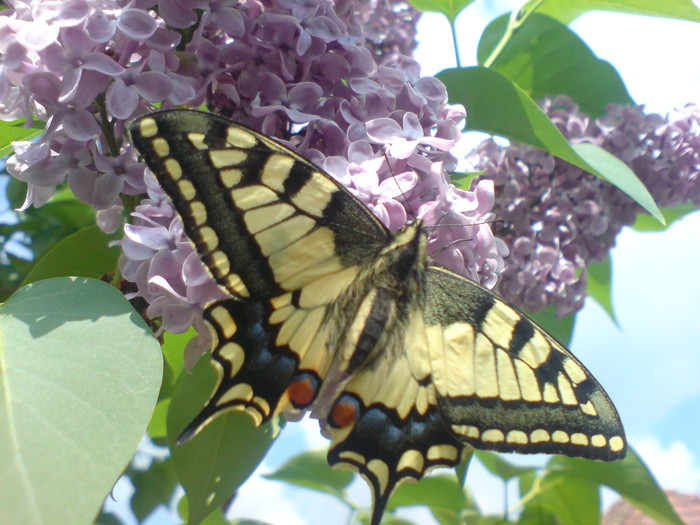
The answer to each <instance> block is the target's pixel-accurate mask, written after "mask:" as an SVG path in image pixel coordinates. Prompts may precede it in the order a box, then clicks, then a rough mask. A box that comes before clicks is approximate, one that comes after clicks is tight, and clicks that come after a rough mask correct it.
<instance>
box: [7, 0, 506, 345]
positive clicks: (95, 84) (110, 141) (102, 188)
mask: <svg viewBox="0 0 700 525" xmlns="http://www.w3.org/2000/svg"><path fill="white" fill-rule="evenodd" d="M9 4H10V6H11V7H12V9H10V10H6V11H2V12H0V54H2V69H0V100H2V103H0V112H1V114H0V118H3V119H5V120H14V119H17V118H19V117H21V116H24V117H26V119H27V121H31V120H32V119H33V118H35V117H36V118H40V119H42V120H46V129H45V133H44V135H43V136H42V138H41V139H40V140H39V141H37V142H31V143H30V142H22V143H15V144H14V148H15V155H14V156H13V157H12V158H11V159H10V160H9V161H8V170H9V171H10V172H11V173H12V174H13V175H14V176H15V177H17V178H18V179H20V180H23V181H25V182H27V183H28V185H29V190H28V193H27V199H26V201H25V204H24V206H25V207H27V206H30V205H32V204H33V205H35V206H40V205H41V204H43V203H44V202H46V200H47V199H49V198H50V196H51V195H52V194H53V192H54V191H55V188H56V185H58V184H60V183H62V182H63V181H66V180H67V181H68V184H69V185H70V187H71V188H72V189H73V192H74V193H75V194H76V196H77V197H78V198H80V199H81V200H84V201H85V202H88V203H90V204H92V205H94V206H95V207H96V208H97V209H98V210H99V213H100V215H99V218H100V224H101V226H102V227H103V228H104V229H115V228H116V227H118V225H119V224H120V220H121V216H120V215H121V213H122V206H127V209H126V210H125V211H126V213H127V214H128V213H129V212H132V211H133V213H131V217H130V219H129V220H130V223H128V224H126V226H125V228H124V229H125V236H124V239H123V242H122V247H123V257H122V260H121V265H120V266H121V271H122V274H123V276H124V277H125V278H126V279H128V280H130V281H132V282H134V283H136V285H137V289H138V291H137V292H136V293H135V294H134V296H138V297H142V298H143V299H145V300H146V301H147V303H148V304H149V307H148V310H147V314H148V315H149V316H150V317H161V318H162V320H163V322H162V327H163V329H166V330H169V331H173V332H181V331H184V330H185V329H187V327H188V326H190V325H192V324H194V325H195V326H196V327H198V328H201V311H202V307H203V305H205V304H206V303H208V302H209V301H211V300H213V299H217V298H220V297H222V292H221V291H220V290H219V289H218V288H217V287H216V286H215V285H214V283H213V281H212V280H211V278H210V277H209V275H208V274H207V272H206V271H205V270H204V269H203V267H202V266H201V264H200V263H199V261H198V258H197V256H196V254H195V253H194V251H193V248H192V245H191V244H190V243H189V241H188V240H187V239H186V237H185V236H184V234H183V231H182V224H181V222H180V220H179V218H178V217H177V216H176V214H175V212H174V210H173V208H172V206H171V205H170V203H169V201H168V199H167V198H166V197H165V196H164V194H163V193H162V191H161V189H160V188H159V187H158V185H157V184H156V182H155V179H154V178H153V177H152V175H151V174H150V173H148V172H147V170H146V169H145V167H144V165H143V164H141V163H138V162H137V160H136V155H135V152H134V151H133V149H132V147H131V145H130V144H129V142H128V138H127V137H125V135H124V129H125V125H126V123H127V122H128V120H130V119H131V118H133V117H135V116H138V115H140V114H143V113H146V112H147V111H148V110H149V109H150V108H152V107H153V105H154V104H159V105H160V106H161V107H163V108H165V107H172V106H181V105H187V106H193V107H197V106H199V105H201V104H202V103H206V104H207V105H208V107H209V108H210V110H212V111H213V112H217V113H220V114H224V115H228V116H231V117H233V118H234V119H236V120H238V121H240V122H243V123H245V124H248V125H250V126H252V127H255V128H257V129H259V130H261V131H262V132H263V133H265V134H267V135H270V136H275V137H278V138H280V139H283V140H285V141H286V142H287V143H288V144H289V145H290V146H291V147H294V148H296V149H297V150H298V151H299V152H300V153H302V154H303V155H305V156H307V157H308V158H310V159H311V160H313V161H315V162H316V163H318V164H320V165H322V166H323V167H325V168H326V169H327V170H328V171H329V172H330V173H331V174H333V175H334V176H336V177H338V179H340V180H341V181H342V182H343V183H345V184H347V185H348V187H349V188H350V189H351V190H352V191H353V192H354V193H355V194H356V195H358V197H360V198H361V199H362V200H363V202H365V203H366V204H367V205H368V206H369V207H370V208H371V209H372V211H374V212H375V213H376V214H377V215H378V216H379V217H380V218H381V220H382V221H384V222H385V223H386V224H387V225H388V226H389V227H391V228H397V227H399V226H400V225H402V224H403V223H404V222H405V220H406V218H407V216H408V215H412V214H415V215H416V216H417V217H418V218H420V219H423V220H424V221H425V223H426V224H427V225H434V224H437V223H438V222H440V223H443V224H449V225H450V228H438V229H437V234H436V235H434V236H433V238H432V239H431V241H430V250H431V252H432V253H433V254H434V255H435V258H436V259H437V260H438V262H439V263H441V264H444V265H447V266H449V267H451V268H453V269H454V270H456V271H458V272H460V273H462V274H464V275H466V276H468V277H471V278H472V279H475V280H477V281H480V282H482V283H483V284H484V285H487V286H492V285H494V284H495V281H496V275H497V272H498V271H499V270H500V269H501V268H502V267H503V259H502V255H503V245H502V243H499V242H498V241H497V240H496V239H495V238H494V237H493V235H492V233H491V230H490V227H489V218H490V217H491V216H490V209H491V206H492V205H493V184H492V183H491V182H490V181H483V182H481V183H480V184H479V185H478V186H477V187H476V189H475V191H473V192H467V191H462V190H459V189H457V188H455V187H454V186H452V185H451V184H450V183H449V182H448V181H447V179H446V177H445V174H444V173H445V170H450V169H453V168H454V167H455V164H456V160H455V158H454V157H453V155H452V154H451V149H452V147H453V145H454V143H455V142H456V141H457V140H458V139H459V137H460V131H459V129H460V123H461V121H462V120H463V119H464V110H463V108H461V107H450V106H447V105H446V100H447V93H446V90H445V87H444V86H443V85H442V84H441V83H440V82H439V81H438V80H436V79H435V78H431V77H421V76H420V68H419V66H418V64H417V63H416V62H415V61H413V60H411V59H410V58H407V57H404V56H400V55H398V52H399V51H402V50H405V49H409V48H410V45H412V44H408V43H406V42H404V43H403V44H402V45H399V44H395V45H394V44H392V45H391V49H390V50H388V49H383V50H382V52H381V53H378V52H377V47H376V45H374V44H372V43H371V42H370V44H369V46H368V45H367V41H366V40H365V38H364V35H365V33H366V31H368V30H369V31H370V32H372V34H374V35H375V36H376V37H377V38H380V37H384V38H390V35H394V37H391V38H394V39H395V40H396V41H399V40H402V39H404V38H408V37H409V36H410V37H412V27H413V26H412V22H411V20H415V17H410V16H407V17H404V18H405V19H406V20H407V22H406V23H405V24H395V23H394V22H395V17H399V16H404V15H401V13H404V14H405V12H406V10H405V5H404V3H403V2H397V4H399V9H397V10H394V8H393V7H392V8H388V9H383V8H382V9H383V10H381V9H380V11H379V13H380V16H378V17H375V16H374V14H373V13H374V12H369V10H371V9H373V8H375V7H377V6H375V4H380V3H379V2H372V1H368V2H367V3H366V4H365V8H363V6H362V4H359V5H358V4H357V3H356V2H352V1H350V0H338V1H336V2H335V3H332V2H330V1H328V0H266V1H257V0H243V1H239V0H188V1H170V0H160V1H158V2H156V1H155V0H133V1H131V2H124V1H120V0H65V1H63V2H48V1H40V0H24V1H21V0H13V1H11V2H9ZM381 4H382V5H385V4H386V2H385V3H381ZM401 6H403V7H401ZM377 8H378V7H377ZM363 9H364V10H363ZM378 9H379V8H378ZM392 17H394V18H392ZM363 23H364V24H366V25H363ZM368 28H369V29H368ZM411 41H412V40H411ZM403 45H408V46H409V47H408V48H405V47H402V46H403ZM373 46H374V47H373ZM389 54H390V55H391V57H393V58H391V60H392V61H391V62H389V61H388V60H389V58H388V57H387V55H389ZM379 55H381V56H379ZM144 193H145V194H147V198H145V199H143V200H141V202H140V204H138V205H137V206H135V208H134V209H133V210H132V209H131V208H129V207H128V205H129V202H132V201H133V199H124V197H125V196H130V195H134V196H137V195H142V194H144ZM203 333H206V331H204V332H203ZM194 345H195V346H197V347H199V348H204V347H206V346H207V342H206V341H204V340H198V341H197V342H196V343H195V344H194Z"/></svg>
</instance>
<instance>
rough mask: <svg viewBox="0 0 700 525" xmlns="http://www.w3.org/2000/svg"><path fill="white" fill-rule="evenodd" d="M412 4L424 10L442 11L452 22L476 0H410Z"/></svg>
mask: <svg viewBox="0 0 700 525" xmlns="http://www.w3.org/2000/svg"><path fill="white" fill-rule="evenodd" d="M409 2H411V5H412V6H413V7H415V8H416V9H418V10H419V11H423V12H426V11H428V12H432V13H442V14H443V15H445V16H446V17H447V19H448V20H449V21H450V22H453V21H454V20H455V18H457V15H458V14H459V13H461V12H462V10H464V8H466V7H467V6H468V5H469V4H471V3H473V2H474V0H409Z"/></svg>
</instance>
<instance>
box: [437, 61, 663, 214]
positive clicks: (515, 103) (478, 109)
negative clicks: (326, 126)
mask: <svg viewBox="0 0 700 525" xmlns="http://www.w3.org/2000/svg"><path fill="white" fill-rule="evenodd" d="M437 77H438V78H439V79H440V80H441V81H442V82H443V83H444V84H445V85H446V86H447V89H448V91H449V93H450V99H451V101H452V102H459V103H461V104H464V106H465V107H466V109H467V115H468V118H467V128H468V129H469V130H472V131H484V132H486V133H491V134H494V135H501V136H504V137H507V138H509V139H511V140H517V141H519V142H523V143H525V144H529V145H530V146H534V147H536V148H539V149H541V150H544V151H548V152H550V153H551V154H553V155H556V156H557V157H559V158H560V159H563V160H565V161H567V162H569V163H571V164H573V165H575V166H578V167H579V168H581V169H583V170H586V171H588V172H589V173H592V174H594V175H597V176H599V177H601V178H603V179H605V180H607V181H608V182H611V183H612V184H614V185H615V186H617V187H618V188H620V189H621V190H622V191H624V192H625V193H627V195H629V196H630V197H632V198H633V199H634V200H636V201H637V202H639V204H640V205H641V206H642V207H644V208H645V209H646V210H647V211H649V213H651V214H652V215H653V216H654V217H656V218H658V219H659V220H660V221H663V216H662V215H661V213H660V212H659V210H658V208H657V207H656V205H655V204H654V201H653V199H651V196H650V195H649V192H648V191H646V188H645V187H644V185H643V184H642V183H641V181H640V180H639V179H638V178H637V176H636V175H635V174H634V173H633V172H632V170H630V169H629V167H627V165H626V164H625V163H624V162H622V161H621V160H618V159H616V158H615V157H613V156H612V155H611V154H610V153H607V152H606V151H605V150H603V149H601V148H598V147H596V146H593V145H591V144H578V145H576V146H571V144H569V143H568V142H567V140H566V139H565V138H564V136H563V135H562V134H561V133H560V132H559V130H558V129H557V127H556V126H555V125H554V124H553V123H552V121H551V120H549V118H548V117H547V115H545V114H544V113H543V112H542V110H541V109H540V108H539V107H538V106H537V104H535V102H534V101H533V100H532V99H531V98H530V97H528V96H527V94H526V93H525V92H524V91H523V90H522V89H520V88H519V87H518V86H517V85H515V84H513V82H511V81H510V80H509V79H507V78H506V77H504V76H503V75H501V74H500V73H498V72H497V71H493V70H490V69H487V68H484V67H470V68H458V69H446V70H445V71H442V72H441V73H439V74H438V75H437Z"/></svg>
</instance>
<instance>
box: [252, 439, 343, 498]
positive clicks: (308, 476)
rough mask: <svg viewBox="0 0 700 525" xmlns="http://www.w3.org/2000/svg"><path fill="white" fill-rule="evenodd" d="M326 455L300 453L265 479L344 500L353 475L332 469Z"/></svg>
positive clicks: (314, 451) (315, 451)
mask: <svg viewBox="0 0 700 525" xmlns="http://www.w3.org/2000/svg"><path fill="white" fill-rule="evenodd" d="M327 453H328V451H327V450H310V451H306V452H302V453H301V454H297V455H296V456H294V457H293V458H291V459H290V460H289V461H287V462H286V463H285V464H284V465H282V466H281V467H280V468H279V469H277V470H276V471H275V472H273V473H272V474H267V475H266V476H265V477H266V478H269V479H276V480H278V481H286V482H287V483H291V484H293V485H298V486H300V487H305V488H308V489H312V490H315V491H318V492H324V493H326V494H331V495H333V496H337V497H338V498H340V499H345V498H346V493H345V489H346V488H347V486H348V485H350V483H351V482H352V480H353V478H354V475H353V473H352V472H350V471H348V470H336V469H332V468H331V467H330V466H329V465H328V461H327V460H326V454H327Z"/></svg>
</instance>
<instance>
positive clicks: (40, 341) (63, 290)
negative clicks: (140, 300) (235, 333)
mask: <svg viewBox="0 0 700 525" xmlns="http://www.w3.org/2000/svg"><path fill="white" fill-rule="evenodd" d="M0 334H1V338H2V339H1V340H0V366H1V368H0V383H1V384H2V389H0V398H1V401H0V420H1V421H2V423H1V424H0V426H1V427H2V429H3V430H2V431H1V432H0V463H1V464H2V465H3V468H2V472H1V473H0V485H1V486H2V490H0V515H1V516H11V517H12V518H11V519H12V522H13V523H22V524H26V525H32V524H42V525H43V524H46V523H70V524H76V525H80V524H89V523H92V520H93V519H94V518H95V516H96V515H97V513H98V512H99V510H100V507H101V505H102V502H103V500H104V499H105V497H106V496H107V494H108V493H109V491H110V490H111V488H112V486H113V484H114V483H115V481H116V480H117V478H118V477H119V475H120V473H121V472H122V470H123V469H124V467H125V466H126V465H127V463H128V461H129V459H130V458H131V456H132V455H133V453H134V451H135V450H136V448H137V446H138V444H139V442H140V440H141V438H142V437H143V435H144V432H145V430H146V425H147V424H148V420H149V419H150V417H151V413H152V412H153V407H154V405H155V402H156V398H157V396H158V389H159V387H160V381H161V373H162V355H161V352H160V346H159V345H158V342H157V341H156V340H155V339H154V338H153V335H152V334H151V332H150V331H149V330H148V328H147V327H146V325H145V323H144V322H143V320H142V319H141V318H140V317H139V316H138V315H137V314H136V312H135V311H134V310H133V308H132V307H131V305H129V303H128V301H127V300H126V299H125V298H124V296H123V295H122V294H121V293H120V292H119V291H118V290H116V289H115V288H113V287H112V286H110V285H108V284H106V283H103V282H101V281H96V280H93V279H84V278H67V277H63V278H56V279H49V280H45V281H40V282H37V283H33V284H31V285H29V286H25V287H23V288H21V289H19V290H18V291H17V292H16V293H15V294H13V295H12V296H11V297H10V298H9V299H8V301H7V302H6V303H5V304H4V305H2V306H1V307H0Z"/></svg>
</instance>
